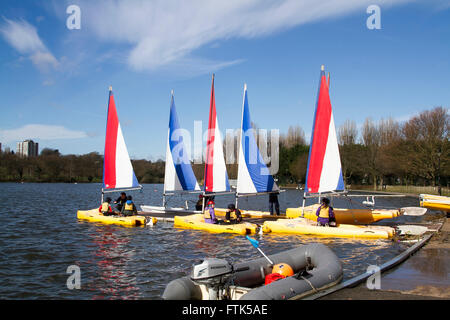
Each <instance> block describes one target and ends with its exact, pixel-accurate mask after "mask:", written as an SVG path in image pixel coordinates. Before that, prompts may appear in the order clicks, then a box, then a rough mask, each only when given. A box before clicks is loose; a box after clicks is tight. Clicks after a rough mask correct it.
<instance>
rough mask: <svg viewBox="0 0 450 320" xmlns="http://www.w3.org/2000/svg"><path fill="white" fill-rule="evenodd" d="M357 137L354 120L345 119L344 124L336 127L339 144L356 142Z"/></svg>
mask: <svg viewBox="0 0 450 320" xmlns="http://www.w3.org/2000/svg"><path fill="white" fill-rule="evenodd" d="M357 138H358V129H357V127H356V123H355V121H351V120H348V119H347V120H345V122H344V124H343V125H341V126H340V127H339V129H338V141H339V144H340V145H341V146H343V145H352V144H356V141H357Z"/></svg>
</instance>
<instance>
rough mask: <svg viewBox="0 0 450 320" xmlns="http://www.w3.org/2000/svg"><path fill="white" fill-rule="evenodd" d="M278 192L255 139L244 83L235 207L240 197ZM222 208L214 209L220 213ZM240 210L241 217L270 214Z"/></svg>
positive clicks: (257, 216) (268, 214)
mask: <svg viewBox="0 0 450 320" xmlns="http://www.w3.org/2000/svg"><path fill="white" fill-rule="evenodd" d="M272 192H280V189H279V187H278V185H277V184H276V182H275V180H274V178H273V176H272V174H271V173H270V170H269V168H268V167H267V165H266V164H265V163H264V160H263V158H262V156H261V153H260V151H259V148H258V145H257V143H256V139H255V129H254V128H253V126H252V121H251V117H250V107H249V103H248V93H247V84H244V94H243V102H242V118H241V134H240V139H239V155H238V178H237V186H236V208H238V201H239V198H241V197H249V196H256V195H261V194H269V193H272ZM222 210H223V209H219V208H218V209H216V212H218V213H221V211H222ZM240 210H241V213H242V216H243V217H250V218H263V217H268V216H270V213H269V212H262V211H255V210H242V209H240Z"/></svg>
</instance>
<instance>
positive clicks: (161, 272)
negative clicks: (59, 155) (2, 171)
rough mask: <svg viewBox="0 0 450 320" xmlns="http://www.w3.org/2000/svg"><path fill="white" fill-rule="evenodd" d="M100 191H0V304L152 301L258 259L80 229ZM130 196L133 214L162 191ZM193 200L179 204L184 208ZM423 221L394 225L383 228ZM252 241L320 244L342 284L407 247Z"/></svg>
mask: <svg viewBox="0 0 450 320" xmlns="http://www.w3.org/2000/svg"><path fill="white" fill-rule="evenodd" d="M100 189H101V186H100V184H15V183H0V193H1V194H2V195H3V199H4V200H3V201H4V202H3V205H2V206H1V208H0V248H1V259H0V299H160V297H161V295H162V293H163V291H164V288H165V286H166V285H167V283H168V282H169V281H171V280H173V279H175V278H178V277H181V276H184V275H186V274H187V273H189V272H190V270H191V266H192V264H193V263H194V262H196V261H198V260H200V259H203V258H205V257H216V258H222V259H227V260H228V261H231V262H238V261H244V260H250V259H254V258H258V257H259V253H258V252H257V251H256V250H255V249H254V248H253V247H252V246H251V245H250V244H249V242H248V240H246V239H245V238H244V237H243V236H238V235H227V234H212V233H207V232H202V231H194V230H183V229H177V228H173V224H170V223H159V222H158V223H157V224H156V225H155V226H153V227H138V228H126V227H121V226H114V225H102V224H95V223H89V222H84V221H79V220H78V219H77V217H76V211H77V210H78V209H82V210H86V209H92V208H94V207H98V206H99V205H100ZM131 194H132V195H133V198H134V200H135V203H136V204H137V205H141V204H152V205H160V204H161V201H162V200H161V199H162V185H144V190H143V192H133V193H131ZM113 195H114V197H113V198H115V197H117V196H118V194H113ZM196 197H197V196H196V195H191V196H189V197H188V201H189V202H188V203H189V205H190V206H193V205H194V203H195V200H196ZM185 200H186V198H182V197H180V196H175V197H172V198H171V199H170V201H169V204H170V205H183V204H184V201H185ZM279 200H280V204H281V209H282V211H284V210H285V209H286V208H287V207H297V206H300V205H301V201H302V196H301V193H300V192H299V191H297V190H289V191H286V192H283V193H282V194H281V195H280V197H279ZM362 200H364V199H360V198H357V199H354V201H353V203H348V202H346V201H345V200H340V201H339V200H337V201H335V202H334V206H335V207H339V206H343V207H352V206H353V207H360V206H358V205H357V203H361V201H362ZM5 201H6V203H5ZM376 201H377V203H376V207H390V208H393V207H405V206H418V205H419V201H418V199H417V198H413V197H406V198H384V199H381V198H380V199H377V200H376ZM233 202H234V201H233V197H232V196H221V197H219V196H217V197H216V205H217V206H218V207H224V206H226V205H227V204H228V203H233ZM267 202H268V196H267V195H263V196H260V197H251V198H248V199H245V198H244V199H240V202H239V204H240V207H241V208H243V209H246V208H248V209H250V208H251V209H254V210H265V211H267V210H268V209H267ZM308 204H309V203H308ZM433 214H435V213H433V212H431V213H427V216H429V215H433ZM425 217H426V216H425ZM422 219H424V217H399V218H396V219H395V220H393V221H390V222H389V223H405V222H406V223H408V222H420V221H421V220H422ZM378 224H383V223H378ZM384 224H387V222H386V221H385V222H384ZM256 238H258V240H260V245H261V248H262V250H263V251H264V252H265V253H266V254H272V253H276V252H279V251H283V250H287V249H290V248H293V247H296V246H299V245H302V244H308V243H311V242H322V243H325V244H326V245H328V246H329V247H330V248H331V249H332V250H333V251H334V252H335V253H336V254H337V256H338V257H339V258H340V259H341V261H342V263H343V266H344V279H349V278H351V277H353V276H355V275H358V274H361V273H363V272H365V271H366V269H367V267H368V266H369V265H371V264H382V263H384V262H386V261H388V260H389V259H391V258H393V257H394V256H396V255H397V254H399V253H400V252H402V251H403V250H405V249H406V248H407V246H408V245H407V244H403V243H398V242H393V241H389V240H386V241H385V240H378V241H376V240H370V241H368V240H345V239H325V238H314V237H308V236H295V235H294V236H288V235H274V234H264V235H262V236H256ZM71 265H77V266H79V267H80V270H81V289H79V290H76V289H75V290H69V289H68V288H67V286H66V281H67V278H68V277H69V274H67V273H66V271H67V268H68V267H69V266H71Z"/></svg>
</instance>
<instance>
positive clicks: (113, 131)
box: [77, 87, 156, 226]
mask: <svg viewBox="0 0 450 320" xmlns="http://www.w3.org/2000/svg"><path fill="white" fill-rule="evenodd" d="M140 189H142V186H141V185H140V184H139V182H138V180H137V178H136V175H135V174H134V170H133V165H132V164H131V160H130V156H129V154H128V150H127V146H126V144H125V139H124V137H123V134H122V128H121V127H120V122H119V117H118V116H117V109H116V104H115V101H114V94H113V92H112V87H109V99H108V113H107V120H106V137H105V153H104V160H103V185H102V197H101V202H103V197H104V194H105V193H111V192H119V191H120V192H122V191H131V190H140ZM77 217H78V219H82V220H88V221H90V222H102V223H107V224H120V225H125V226H140V225H145V223H146V218H145V217H142V216H131V217H119V216H103V215H102V214H101V213H100V212H99V210H98V208H96V209H92V210H87V211H82V210H79V211H78V212H77ZM152 222H156V221H153V220H152Z"/></svg>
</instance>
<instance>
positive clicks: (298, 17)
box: [80, 0, 410, 70]
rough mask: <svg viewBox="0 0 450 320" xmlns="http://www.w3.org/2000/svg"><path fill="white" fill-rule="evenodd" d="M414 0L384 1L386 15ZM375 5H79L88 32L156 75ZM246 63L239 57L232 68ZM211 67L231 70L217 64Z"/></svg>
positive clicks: (244, 0)
mask: <svg viewBox="0 0 450 320" xmlns="http://www.w3.org/2000/svg"><path fill="white" fill-rule="evenodd" d="M408 1H410V0H390V1H388V0H381V1H378V2H377V4H378V5H380V6H381V8H382V9H384V8H387V7H388V6H391V5H393V4H398V3H404V2H408ZM370 4H373V0H323V1H320V2H319V1H317V0H303V1H300V0H227V1H211V0H190V1H176V0H155V1H147V0H127V1H123V0H116V1H111V0H102V1H87V0H84V1H80V7H81V11H82V14H83V26H82V28H83V29H84V30H88V32H93V33H94V34H95V36H96V37H98V38H100V39H101V40H103V41H107V42H113V43H120V44H126V45H129V46H131V50H130V52H129V54H128V58H127V63H128V65H129V66H131V67H132V68H133V69H135V70H155V69H158V68H160V67H162V66H168V65H171V64H173V63H177V62H178V63H180V62H183V61H186V59H187V60H192V59H194V60H195V61H197V62H201V61H202V59H200V58H197V57H193V56H192V54H193V53H194V51H195V50H197V49H199V48H201V47H203V46H205V45H207V44H214V43H216V46H217V43H218V42H220V41H222V40H227V39H231V38H241V39H250V38H255V37H262V36H265V35H269V34H273V33H276V32H279V31H282V30H286V29H289V28H292V27H295V26H298V25H301V24H305V23H309V22H314V21H318V20H323V19H327V18H333V17H337V16H341V15H345V14H349V13H353V12H355V11H357V10H359V11H360V12H361V28H365V20H366V17H367V14H366V11H365V9H366V8H367V6H369V5H370ZM241 58H245V57H236V59H235V60H234V62H236V61H240V60H239V59H241ZM206 61H207V63H209V64H210V65H212V66H227V65H229V64H230V63H231V64H234V63H232V62H233V61H231V62H227V61H219V62H215V63H211V61H209V60H206Z"/></svg>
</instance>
